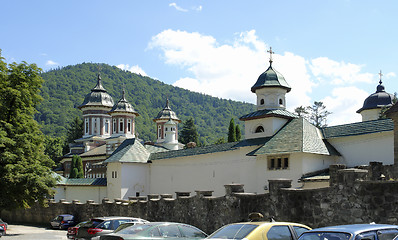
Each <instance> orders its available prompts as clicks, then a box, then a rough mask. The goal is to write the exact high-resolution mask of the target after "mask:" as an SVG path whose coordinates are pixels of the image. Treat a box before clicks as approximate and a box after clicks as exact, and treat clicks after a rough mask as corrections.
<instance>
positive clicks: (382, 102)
mask: <svg viewBox="0 0 398 240" xmlns="http://www.w3.org/2000/svg"><path fill="white" fill-rule="evenodd" d="M393 99H394V95H393V94H390V93H388V92H386V91H385V90H384V86H383V85H382V81H381V80H380V82H379V85H378V86H377V89H376V92H375V93H373V94H371V95H370V96H369V97H367V98H366V99H365V101H364V102H363V106H362V108H360V109H359V110H358V111H357V113H361V112H362V111H363V110H368V109H377V108H383V107H391V106H392V104H393Z"/></svg>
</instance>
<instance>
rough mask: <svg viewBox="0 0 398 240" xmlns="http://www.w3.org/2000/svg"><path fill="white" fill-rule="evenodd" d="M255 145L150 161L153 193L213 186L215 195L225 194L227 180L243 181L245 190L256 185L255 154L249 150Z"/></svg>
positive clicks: (190, 190) (205, 188) (211, 187)
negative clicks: (252, 154) (253, 155)
mask: <svg viewBox="0 0 398 240" xmlns="http://www.w3.org/2000/svg"><path fill="white" fill-rule="evenodd" d="M254 149H255V147H245V148H240V149H237V150H235V151H226V152H218V153H211V154H201V155H195V156H188V157H180V158H173V159H162V160H155V161H153V162H152V164H151V165H150V176H151V180H150V193H152V194H162V193H173V194H174V193H175V192H183V191H187V192H191V195H193V194H195V193H194V191H195V190H213V191H214V192H213V196H223V195H225V188H224V184H230V183H242V184H244V185H245V190H246V191H248V192H254V191H256V189H255V180H256V179H255V177H254V174H250V173H255V167H256V165H255V161H256V159H255V157H248V156H246V153H248V152H250V151H252V150H254Z"/></svg>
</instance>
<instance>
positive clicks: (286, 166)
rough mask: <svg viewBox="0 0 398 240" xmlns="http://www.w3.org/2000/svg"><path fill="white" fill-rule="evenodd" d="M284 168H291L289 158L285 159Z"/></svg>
mask: <svg viewBox="0 0 398 240" xmlns="http://www.w3.org/2000/svg"><path fill="white" fill-rule="evenodd" d="M283 168H284V169H287V168H289V158H283Z"/></svg>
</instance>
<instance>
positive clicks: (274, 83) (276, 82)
mask: <svg viewBox="0 0 398 240" xmlns="http://www.w3.org/2000/svg"><path fill="white" fill-rule="evenodd" d="M268 87H280V88H283V89H286V90H287V92H290V90H291V89H292V88H291V87H290V86H289V84H288V83H287V82H286V80H285V78H284V77H283V76H282V74H280V73H279V72H278V71H276V70H274V69H273V68H272V59H271V60H270V61H269V67H268V69H267V70H266V71H265V72H263V73H262V74H261V75H260V76H259V77H258V79H257V82H256V83H255V84H254V85H253V87H252V88H251V91H252V92H253V93H254V92H256V90H257V89H260V88H268Z"/></svg>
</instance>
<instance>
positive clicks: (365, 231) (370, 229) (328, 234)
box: [299, 224, 398, 240]
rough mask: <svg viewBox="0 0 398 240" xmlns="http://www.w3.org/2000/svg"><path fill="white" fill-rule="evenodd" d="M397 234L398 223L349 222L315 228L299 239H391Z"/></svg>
mask: <svg viewBox="0 0 398 240" xmlns="http://www.w3.org/2000/svg"><path fill="white" fill-rule="evenodd" d="M397 235H398V225H388V224H351V225H340V226H330V227H323V228H316V229H313V230H311V231H308V232H305V233H303V234H302V235H301V236H300V238H299V240H392V239H394V237H396V236H397Z"/></svg>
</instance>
